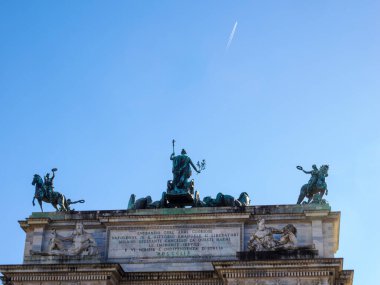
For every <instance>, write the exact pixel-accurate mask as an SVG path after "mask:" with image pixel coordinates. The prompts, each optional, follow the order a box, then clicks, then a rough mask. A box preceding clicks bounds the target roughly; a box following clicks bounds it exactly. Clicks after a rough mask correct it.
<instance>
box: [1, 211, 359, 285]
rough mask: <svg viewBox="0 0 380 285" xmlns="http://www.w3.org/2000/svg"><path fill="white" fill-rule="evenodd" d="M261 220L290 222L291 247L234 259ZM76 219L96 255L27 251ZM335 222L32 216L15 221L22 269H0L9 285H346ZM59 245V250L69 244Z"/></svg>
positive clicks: (278, 217) (236, 214) (331, 218)
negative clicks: (294, 236) (22, 242)
mask: <svg viewBox="0 0 380 285" xmlns="http://www.w3.org/2000/svg"><path fill="white" fill-rule="evenodd" d="M260 219H265V224H266V225H267V226H268V227H272V228H276V229H283V228H284V227H285V226H286V225H288V224H292V225H294V227H295V228H296V230H297V240H296V243H295V244H294V245H295V247H294V248H288V249H287V250H284V251H278V249H277V248H276V249H275V250H274V251H271V252H270V253H266V252H256V253H254V254H253V255H254V256H252V253H251V254H248V253H240V255H237V253H238V252H246V251H248V242H249V239H250V237H251V236H252V234H253V233H255V232H256V231H257V222H258V221H259V220H260ZM78 222H80V223H82V224H83V228H84V230H85V232H83V234H82V236H88V237H89V239H90V240H91V239H92V240H93V241H92V240H91V244H93V245H96V249H97V253H96V254H93V255H82V254H80V252H81V251H78V254H77V255H75V254H70V255H58V256H55V255H43V254H40V255H38V254H37V255H36V254H33V252H35V251H39V252H49V246H50V247H51V244H52V243H51V239H52V230H53V229H54V230H55V231H56V233H57V235H58V236H60V237H63V239H65V238H68V237H72V235H73V232H75V228H76V226H77V225H78ZM339 222H340V213H339V212H331V210H330V207H329V206H327V205H276V206H250V207H246V208H245V209H244V210H241V209H237V208H233V207H225V208H223V207H222V208H194V209H187V208H184V209H153V210H119V211H86V212H71V213H62V212H61V213H56V212H55V213H33V214H32V215H31V216H30V217H29V218H28V219H26V220H25V221H20V225H21V227H22V228H23V229H24V231H25V232H26V239H25V251H24V264H23V265H11V266H0V272H2V273H3V274H4V275H5V277H7V278H10V280H11V282H12V284H13V285H21V284H22V285H25V284H29V285H41V284H57V285H62V284H78V285H118V284H125V285H126V284H128V285H130V284H134V285H137V284H138V285H142V284H144V285H146V284H148V285H149V284H151V285H153V284H157V285H158V284H160V285H162V284H176V285H184V284H202V285H206V284H207V285H211V284H213V285H222V284H261V285H262V284H288V285H289V284H294V285H304V284H323V285H325V284H339V285H341V284H343V285H351V284H352V279H353V272H352V271H344V270H343V266H342V264H343V260H342V259H339V258H334V254H335V252H336V251H337V249H338V246H339V239H338V238H339ZM66 242H67V243H68V244H67V245H66V244H64V246H63V247H62V248H63V249H66V248H71V247H72V246H73V242H72V241H71V239H70V240H69V241H65V240H63V243H66ZM57 247H59V245H58V246H57ZM300 248H301V249H300ZM306 248H308V249H307V250H306ZM302 249H305V250H306V251H305V250H304V251H302ZM292 250H293V251H292ZM73 253H75V252H73ZM244 254H245V255H244ZM338 281H339V283H337V282H338Z"/></svg>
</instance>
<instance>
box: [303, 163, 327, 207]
mask: <svg viewBox="0 0 380 285" xmlns="http://www.w3.org/2000/svg"><path fill="white" fill-rule="evenodd" d="M297 169H298V170H301V171H303V172H304V173H305V174H310V175H311V177H310V179H309V182H308V183H307V184H305V185H303V186H302V187H301V191H300V195H299V197H298V201H297V204H301V203H302V201H303V200H304V199H305V197H306V198H308V201H307V202H306V201H304V202H303V204H325V203H327V202H326V200H325V199H322V198H323V195H324V194H326V195H327V194H328V190H327V184H326V181H325V180H326V177H327V176H328V170H329V166H328V165H322V166H321V167H320V168H319V169H318V167H317V166H316V165H315V164H313V166H312V170H310V171H305V170H304V169H303V168H302V167H301V166H297Z"/></svg>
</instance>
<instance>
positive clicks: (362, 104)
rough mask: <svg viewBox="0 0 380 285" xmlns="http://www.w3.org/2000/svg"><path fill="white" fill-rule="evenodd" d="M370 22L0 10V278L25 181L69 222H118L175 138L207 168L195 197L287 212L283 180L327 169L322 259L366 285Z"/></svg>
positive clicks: (348, 14) (373, 164) (374, 128)
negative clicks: (102, 213) (61, 208)
mask: <svg viewBox="0 0 380 285" xmlns="http://www.w3.org/2000/svg"><path fill="white" fill-rule="evenodd" d="M379 13H380V2H379V1H365V0H364V1H347V0H346V1H323V0H321V1H295V0H294V1H1V2H0V38H1V42H0V43H1V44H0V130H1V133H0V134H1V136H0V157H1V159H0V179H1V181H2V185H1V193H2V200H3V202H2V204H1V207H0V214H1V216H2V222H1V225H2V229H3V234H2V235H1V236H0V252H1V261H0V263H2V264H8V263H10V264H13V263H16V264H17V263H21V261H22V253H23V241H24V233H23V232H22V230H21V229H20V228H19V226H18V224H17V221H18V220H21V219H24V218H25V217H27V216H29V215H30V213H31V212H32V211H38V208H37V207H35V208H33V207H32V204H31V200H32V196H33V191H34V189H33V187H32V185H31V184H30V183H31V181H32V177H33V174H34V173H39V174H40V175H43V174H44V173H46V171H48V170H49V169H51V168H52V167H57V168H58V172H57V176H56V180H55V185H56V190H57V191H60V192H63V193H64V194H65V195H66V196H68V197H70V198H72V199H80V198H84V199H86V203H85V204H83V205H80V206H78V207H76V208H77V209H81V210H95V209H125V208H126V207H127V204H128V199H129V196H130V194H132V193H135V194H136V195H137V196H138V197H140V196H145V195H147V194H150V195H151V196H152V197H153V199H155V200H156V199H159V198H160V196H161V193H162V192H163V191H165V187H166V181H167V180H168V179H170V178H171V164H170V160H169V156H170V153H171V140H172V139H173V138H175V139H176V140H177V150H180V148H182V147H184V148H186V150H187V151H188V153H189V155H190V156H191V157H192V158H193V160H195V161H197V160H200V159H203V158H204V159H206V160H207V170H206V171H205V172H204V173H202V174H201V175H198V176H195V179H196V181H195V183H196V188H197V189H198V190H199V191H200V193H201V196H202V197H205V196H209V195H211V196H215V195H216V194H217V193H218V192H223V193H226V194H230V195H234V196H237V195H238V194H239V193H240V192H242V191H246V192H248V193H249V194H250V196H251V198H252V200H253V204H254V205H270V204H292V203H295V201H296V199H297V196H298V193H299V188H300V187H301V185H302V184H303V183H306V182H307V180H308V177H307V176H306V175H304V174H302V173H301V172H300V171H297V170H296V168H295V166H296V165H302V166H304V167H305V168H310V167H311V165H312V164H313V163H316V164H318V165H321V164H324V163H328V164H329V165H330V175H329V177H328V179H327V183H328V186H329V195H328V196H327V199H328V200H329V202H330V204H331V206H332V209H333V210H334V211H341V213H342V217H341V227H340V248H339V251H338V252H337V255H336V256H337V257H344V268H346V269H355V284H376V281H377V277H376V272H378V271H379V270H380V264H379V262H378V256H379V255H380V250H379V246H378V235H379V227H380V223H379V221H378V219H377V217H378V212H377V205H378V201H379V198H380V195H379V181H378V177H380V135H379V128H380V127H379V122H380V112H379V107H380V99H379V91H380V83H379V79H378V78H379V71H380V53H379V50H380V36H379V35H380V33H379V32H380V17H379ZM236 21H237V22H238V26H237V29H236V33H235V35H234V38H233V40H232V42H231V45H230V47H229V49H228V50H226V45H227V42H228V38H229V35H230V33H231V30H232V28H233V26H234V23H235V22H236ZM44 207H45V209H46V210H52V208H51V207H50V206H49V205H44ZM4 230H6V232H7V234H4ZM368 253H371V254H368Z"/></svg>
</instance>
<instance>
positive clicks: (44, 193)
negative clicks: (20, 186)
mask: <svg viewBox="0 0 380 285" xmlns="http://www.w3.org/2000/svg"><path fill="white" fill-rule="evenodd" d="M32 185H33V186H35V192H34V197H33V201H32V204H33V206H35V203H34V201H35V199H37V201H38V204H40V208H41V211H42V212H43V211H44V210H43V208H42V201H43V202H45V203H50V204H52V206H53V207H54V208H55V209H56V210H57V211H65V212H67V211H71V209H70V205H71V204H75V203H84V200H79V201H71V200H70V199H66V197H65V195H63V194H61V193H59V192H57V191H51V192H50V193H49V191H48V189H47V187H46V185H45V184H44V182H43V180H42V178H41V176H39V175H38V174H34V177H33V181H32ZM58 206H59V208H58Z"/></svg>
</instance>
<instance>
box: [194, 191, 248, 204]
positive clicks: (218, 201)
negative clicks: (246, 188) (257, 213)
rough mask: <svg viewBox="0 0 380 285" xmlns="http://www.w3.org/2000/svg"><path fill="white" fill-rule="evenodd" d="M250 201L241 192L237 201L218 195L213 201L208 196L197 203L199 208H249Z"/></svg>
mask: <svg viewBox="0 0 380 285" xmlns="http://www.w3.org/2000/svg"><path fill="white" fill-rule="evenodd" d="M250 203H251V199H250V198H249V195H248V193H247V192H242V193H241V194H240V196H239V198H238V199H235V198H234V197H233V196H230V195H225V194H223V193H218V194H217V195H216V198H215V199H213V198H211V197H210V196H207V197H205V198H203V201H202V202H200V203H199V206H200V207H235V206H236V207H239V208H244V207H245V206H249V205H250Z"/></svg>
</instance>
